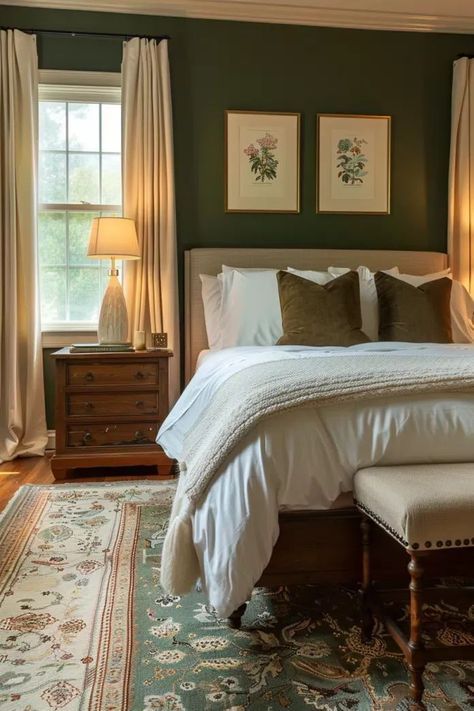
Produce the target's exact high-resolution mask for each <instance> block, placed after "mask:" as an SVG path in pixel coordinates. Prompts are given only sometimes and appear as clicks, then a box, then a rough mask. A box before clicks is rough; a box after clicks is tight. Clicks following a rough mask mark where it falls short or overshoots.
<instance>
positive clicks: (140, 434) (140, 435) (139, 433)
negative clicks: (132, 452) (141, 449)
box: [134, 430, 145, 440]
mask: <svg viewBox="0 0 474 711" xmlns="http://www.w3.org/2000/svg"><path fill="white" fill-rule="evenodd" d="M144 436H145V435H144V434H143V430H137V431H136V432H135V436H134V439H135V440H140V439H143V438H144Z"/></svg>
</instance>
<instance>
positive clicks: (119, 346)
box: [69, 343, 135, 353]
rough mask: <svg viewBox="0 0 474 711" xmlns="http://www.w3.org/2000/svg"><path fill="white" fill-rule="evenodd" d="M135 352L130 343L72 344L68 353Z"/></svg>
mask: <svg viewBox="0 0 474 711" xmlns="http://www.w3.org/2000/svg"><path fill="white" fill-rule="evenodd" d="M133 351H135V348H134V347H133V346H132V344H131V343H73V344H72V346H71V347H70V349H69V352H70V353H130V352H133Z"/></svg>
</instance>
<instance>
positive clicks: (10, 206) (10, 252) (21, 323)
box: [0, 30, 47, 461]
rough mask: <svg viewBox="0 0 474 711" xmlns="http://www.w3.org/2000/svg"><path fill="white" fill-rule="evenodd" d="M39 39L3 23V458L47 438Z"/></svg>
mask: <svg viewBox="0 0 474 711" xmlns="http://www.w3.org/2000/svg"><path fill="white" fill-rule="evenodd" d="M37 89H38V60H37V52H36V39H35V37H33V36H31V35H27V34H24V33H23V32H19V31H18V30H6V31H5V30H0V461H5V460H10V459H13V458H14V457H17V456H21V455H35V454H36V455H41V454H44V449H45V446H46V442H47V435H46V422H45V412H44V390H43V365H42V351H41V331H40V317H39V299H38V272H37V243H36V168H37V165H36V164H37V134H38V130H37V124H38V120H37V116H38V90H37Z"/></svg>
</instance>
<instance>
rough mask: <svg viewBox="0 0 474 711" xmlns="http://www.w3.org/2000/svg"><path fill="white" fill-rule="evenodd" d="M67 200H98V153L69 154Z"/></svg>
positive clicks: (95, 201) (94, 201)
mask: <svg viewBox="0 0 474 711" xmlns="http://www.w3.org/2000/svg"><path fill="white" fill-rule="evenodd" d="M69 202H91V203H95V204H97V203H98V202H99V154H98V153H93V154H90V153H83V154H81V153H70V154H69Z"/></svg>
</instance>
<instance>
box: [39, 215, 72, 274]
mask: <svg viewBox="0 0 474 711" xmlns="http://www.w3.org/2000/svg"><path fill="white" fill-rule="evenodd" d="M38 240H39V258H40V264H41V265H42V266H43V267H45V266H49V267H52V266H56V265H61V266H65V264H66V213H65V212H40V214H39V217H38Z"/></svg>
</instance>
